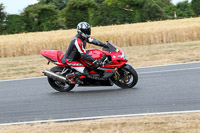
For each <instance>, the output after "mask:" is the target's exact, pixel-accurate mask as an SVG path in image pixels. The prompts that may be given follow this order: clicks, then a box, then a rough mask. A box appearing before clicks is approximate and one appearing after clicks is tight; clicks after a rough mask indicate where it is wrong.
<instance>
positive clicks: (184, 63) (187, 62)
mask: <svg viewBox="0 0 200 133" xmlns="http://www.w3.org/2000/svg"><path fill="white" fill-rule="evenodd" d="M198 63H200V62H199V61H196V62H187V63H177V64H167V65H156V66H146V67H137V68H136V69H141V68H154V67H165V66H178V65H188V64H198Z"/></svg>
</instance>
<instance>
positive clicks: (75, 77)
mask: <svg viewBox="0 0 200 133" xmlns="http://www.w3.org/2000/svg"><path fill="white" fill-rule="evenodd" d="M81 75H82V74H81V73H80V72H75V73H70V74H68V75H67V76H66V78H67V80H68V82H69V83H70V84H83V82H82V81H81V80H80V79H79V76H81Z"/></svg>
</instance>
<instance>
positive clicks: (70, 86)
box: [47, 66, 75, 92]
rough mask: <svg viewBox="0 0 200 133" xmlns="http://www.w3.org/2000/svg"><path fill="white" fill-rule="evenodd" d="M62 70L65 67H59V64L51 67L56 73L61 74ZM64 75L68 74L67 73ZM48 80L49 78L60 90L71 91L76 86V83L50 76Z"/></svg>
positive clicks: (52, 85)
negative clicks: (63, 81) (68, 82)
mask: <svg viewBox="0 0 200 133" xmlns="http://www.w3.org/2000/svg"><path fill="white" fill-rule="evenodd" d="M62 70H63V67H58V66H55V67H53V68H51V69H50V71H52V72H54V73H56V74H60V73H61V72H62ZM63 76H66V74H65V75H63ZM47 80H48V82H49V84H50V86H51V87H52V88H53V89H55V90H57V91H59V92H69V91H71V90H72V89H73V88H74V87H75V85H74V84H67V83H62V82H60V81H56V80H54V79H52V78H49V77H47Z"/></svg>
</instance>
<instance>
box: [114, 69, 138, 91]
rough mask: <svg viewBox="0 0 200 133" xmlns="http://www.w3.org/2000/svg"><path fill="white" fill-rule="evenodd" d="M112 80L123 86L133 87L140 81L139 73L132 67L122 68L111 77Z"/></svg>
mask: <svg viewBox="0 0 200 133" xmlns="http://www.w3.org/2000/svg"><path fill="white" fill-rule="evenodd" d="M111 80H112V82H113V83H115V84H116V85H117V86H119V87H121V88H132V87H134V86H135V85H136V84H137V82H138V74H137V72H136V71H135V70H134V69H133V68H132V67H129V68H122V69H120V70H118V72H117V74H115V75H114V76H113V77H112V78H111Z"/></svg>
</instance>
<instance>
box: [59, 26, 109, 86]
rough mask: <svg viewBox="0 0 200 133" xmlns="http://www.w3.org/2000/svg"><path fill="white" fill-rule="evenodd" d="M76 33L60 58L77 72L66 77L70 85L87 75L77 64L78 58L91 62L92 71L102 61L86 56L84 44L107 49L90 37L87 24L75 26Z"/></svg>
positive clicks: (82, 67) (104, 45) (83, 68)
mask: <svg viewBox="0 0 200 133" xmlns="http://www.w3.org/2000/svg"><path fill="white" fill-rule="evenodd" d="M77 32H78V34H77V35H75V37H74V38H73V39H72V40H71V42H70V44H69V46H68V49H67V50H66V53H65V54H64V56H63V58H62V62H63V63H65V64H66V63H67V64H68V65H69V66H71V67H72V68H74V69H75V70H77V71H78V72H76V73H72V74H68V75H67V76H66V77H67V79H68V81H69V82H70V83H71V84H75V83H76V81H77V82H78V81H80V80H79V76H80V75H82V74H84V73H87V72H86V69H85V67H84V66H83V64H82V63H80V62H79V58H82V59H83V60H84V62H86V63H88V62H92V64H91V65H92V66H91V68H92V69H96V68H98V67H99V66H100V65H101V63H102V59H99V60H95V59H94V58H92V57H91V56H90V55H88V54H87V52H86V50H85V47H86V42H88V43H91V44H94V45H97V46H101V47H107V45H106V44H104V43H102V42H100V41H98V40H96V39H94V38H91V37H90V35H91V27H90V25H89V24H88V23H87V22H80V23H79V24H78V25H77Z"/></svg>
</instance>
